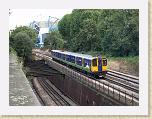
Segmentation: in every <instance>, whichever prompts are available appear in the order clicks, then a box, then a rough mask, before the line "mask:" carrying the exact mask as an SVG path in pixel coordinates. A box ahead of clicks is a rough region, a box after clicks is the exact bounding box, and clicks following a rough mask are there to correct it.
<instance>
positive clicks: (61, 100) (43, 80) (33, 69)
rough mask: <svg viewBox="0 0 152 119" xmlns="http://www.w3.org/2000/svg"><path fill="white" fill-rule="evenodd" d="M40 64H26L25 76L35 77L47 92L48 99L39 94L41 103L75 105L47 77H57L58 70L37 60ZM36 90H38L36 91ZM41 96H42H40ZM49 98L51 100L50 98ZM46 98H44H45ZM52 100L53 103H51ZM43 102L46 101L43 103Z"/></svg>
mask: <svg viewBox="0 0 152 119" xmlns="http://www.w3.org/2000/svg"><path fill="white" fill-rule="evenodd" d="M38 63H40V65H38V64H37V63H33V64H28V67H29V68H30V70H29V71H28V72H27V74H26V76H27V77H29V76H30V77H33V79H36V80H37V82H38V83H39V85H40V87H42V88H43V90H44V91H45V92H46V93H47V95H48V98H49V99H48V101H50V102H48V101H43V98H44V97H45V96H40V95H39V94H37V95H39V98H40V99H41V101H42V102H43V105H47V104H49V105H50V104H53V105H56V106H70V105H76V104H75V103H74V102H72V101H71V100H70V99H69V98H68V97H66V96H64V95H63V94H62V93H61V92H60V91H59V90H58V89H57V88H56V87H55V86H54V85H53V84H52V83H51V82H50V80H49V77H52V76H53V77H58V75H60V73H59V72H57V71H56V70H54V69H52V68H50V67H49V66H46V65H45V64H44V62H43V63H42V62H38ZM37 92H38V91H37ZM41 97H43V98H41ZM50 99H51V100H50ZM45 100H46V99H45ZM52 101H53V103H52ZM45 102H47V103H46V104H45Z"/></svg>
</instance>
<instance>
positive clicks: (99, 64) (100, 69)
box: [98, 57, 102, 72]
mask: <svg viewBox="0 0 152 119" xmlns="http://www.w3.org/2000/svg"><path fill="white" fill-rule="evenodd" d="M98 72H102V59H101V57H98Z"/></svg>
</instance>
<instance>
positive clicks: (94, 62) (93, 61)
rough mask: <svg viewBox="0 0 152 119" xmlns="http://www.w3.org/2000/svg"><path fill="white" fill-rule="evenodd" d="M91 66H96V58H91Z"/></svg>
mask: <svg viewBox="0 0 152 119" xmlns="http://www.w3.org/2000/svg"><path fill="white" fill-rule="evenodd" d="M92 66H97V58H96V59H93V60H92Z"/></svg>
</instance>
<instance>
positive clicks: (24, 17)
mask: <svg viewBox="0 0 152 119" xmlns="http://www.w3.org/2000/svg"><path fill="white" fill-rule="evenodd" d="M10 11H11V15H10V16H9V29H14V28H15V27H16V26H20V25H28V24H29V23H30V22H32V21H33V20H35V21H45V20H48V18H49V16H51V17H57V18H59V19H61V18H62V17H63V16H64V15H65V14H69V13H71V12H72V9H11V10H10Z"/></svg>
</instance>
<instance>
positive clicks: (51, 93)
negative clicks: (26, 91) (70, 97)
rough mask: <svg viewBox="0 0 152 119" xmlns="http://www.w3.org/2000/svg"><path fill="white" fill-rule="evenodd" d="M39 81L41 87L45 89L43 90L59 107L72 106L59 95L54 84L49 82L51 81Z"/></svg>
mask: <svg viewBox="0 0 152 119" xmlns="http://www.w3.org/2000/svg"><path fill="white" fill-rule="evenodd" d="M38 81H39V83H40V85H41V86H42V87H43V89H44V90H45V91H46V92H47V94H48V95H49V96H50V98H51V99H52V100H53V102H55V104H56V105H57V106H70V103H68V101H66V100H65V99H64V98H63V97H62V95H61V94H59V93H58V92H57V91H56V90H55V89H54V88H53V86H52V84H51V83H50V82H49V80H47V79H44V78H38Z"/></svg>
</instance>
